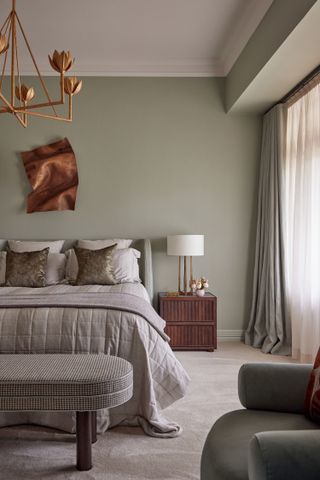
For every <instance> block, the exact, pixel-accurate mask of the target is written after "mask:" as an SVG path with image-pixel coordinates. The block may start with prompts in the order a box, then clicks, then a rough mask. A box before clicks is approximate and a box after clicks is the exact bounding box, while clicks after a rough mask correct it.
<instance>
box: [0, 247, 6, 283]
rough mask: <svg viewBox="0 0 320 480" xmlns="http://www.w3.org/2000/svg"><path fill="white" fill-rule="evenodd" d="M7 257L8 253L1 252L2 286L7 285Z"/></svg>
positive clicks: (0, 279)
mask: <svg viewBox="0 0 320 480" xmlns="http://www.w3.org/2000/svg"><path fill="white" fill-rule="evenodd" d="M6 257H7V252H0V285H4V284H5V283H6Z"/></svg>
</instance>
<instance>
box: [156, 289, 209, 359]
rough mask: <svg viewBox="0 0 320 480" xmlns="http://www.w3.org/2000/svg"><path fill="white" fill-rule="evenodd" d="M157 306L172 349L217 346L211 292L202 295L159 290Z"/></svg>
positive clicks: (196, 348)
mask: <svg viewBox="0 0 320 480" xmlns="http://www.w3.org/2000/svg"><path fill="white" fill-rule="evenodd" d="M159 310H160V316H161V317H162V318H163V319H164V320H165V321H166V324H167V325H166V328H165V332H166V334H167V335H169V337H170V339H171V340H170V345H171V348H172V349H173V350H207V351H209V352H213V351H214V349H216V348H217V297H216V296H215V295H213V294H212V293H208V292H206V293H205V295H204V296H203V297H198V296H197V295H179V296H175V295H172V294H170V293H167V292H166V293H159Z"/></svg>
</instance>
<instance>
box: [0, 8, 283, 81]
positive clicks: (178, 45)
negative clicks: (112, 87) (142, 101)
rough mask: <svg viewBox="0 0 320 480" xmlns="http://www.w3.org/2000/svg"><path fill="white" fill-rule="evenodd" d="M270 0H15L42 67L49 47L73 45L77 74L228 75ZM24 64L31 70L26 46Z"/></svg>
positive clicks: (0, 12)
mask: <svg viewBox="0 0 320 480" xmlns="http://www.w3.org/2000/svg"><path fill="white" fill-rule="evenodd" d="M272 1H273V0H90V1H89V0H17V12H18V14H19V17H20V20H21V22H22V25H23V27H24V29H25V31H26V33H27V35H28V39H29V41H30V44H31V47H32V49H33V51H34V54H35V56H36V59H37V61H38V63H39V67H40V69H41V71H42V72H43V73H44V74H51V73H52V70H51V68H50V67H49V64H48V60H47V55H48V53H52V52H53V50H54V49H57V50H62V49H70V50H71V52H72V53H73V55H74V56H75V57H76V64H75V68H74V70H73V71H74V72H75V73H78V74H81V75H97V76H98V75H107V76H119V75H120V76H225V75H227V74H228V72H229V71H230V68H231V67H232V65H233V64H234V62H235V60H236V59H237V57H238V55H239V54H240V52H241V50H242V49H243V47H244V46H245V44H246V43H247V41H248V39H249V38H250V36H251V35H252V33H253V32H254V30H255V29H256V27H257V26H258V25H259V23H260V21H261V19H262V18H263V16H264V15H265V13H266V11H267V10H268V8H269V7H270V5H271V4H272ZM10 6H11V0H1V7H0V20H1V24H2V23H3V21H4V19H5V17H6V15H7V14H8V13H9V10H10ZM21 64H22V65H23V66H24V67H25V68H26V69H27V73H28V74H33V73H34V71H33V70H32V69H31V68H30V63H28V61H27V55H26V51H25V49H23V48H22V49H21Z"/></svg>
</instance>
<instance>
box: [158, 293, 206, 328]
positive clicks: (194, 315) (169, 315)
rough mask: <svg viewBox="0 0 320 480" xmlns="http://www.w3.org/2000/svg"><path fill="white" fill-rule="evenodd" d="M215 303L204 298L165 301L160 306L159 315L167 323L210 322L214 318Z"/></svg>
mask: <svg viewBox="0 0 320 480" xmlns="http://www.w3.org/2000/svg"><path fill="white" fill-rule="evenodd" d="M214 309H215V303H214V302H213V301H211V300H206V299H204V298H199V299H197V298H195V297H193V301H190V300H179V301H178V302H174V301H167V302H163V303H162V305H161V311H160V315H161V316H162V317H163V318H164V319H165V320H166V321H167V322H210V321H213V319H214V318H215V312H214Z"/></svg>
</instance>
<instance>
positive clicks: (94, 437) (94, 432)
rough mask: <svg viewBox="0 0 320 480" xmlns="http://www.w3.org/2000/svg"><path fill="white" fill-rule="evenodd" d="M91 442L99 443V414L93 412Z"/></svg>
mask: <svg viewBox="0 0 320 480" xmlns="http://www.w3.org/2000/svg"><path fill="white" fill-rule="evenodd" d="M91 421H92V425H91V436H92V438H91V440H92V443H96V441H97V412H91Z"/></svg>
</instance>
